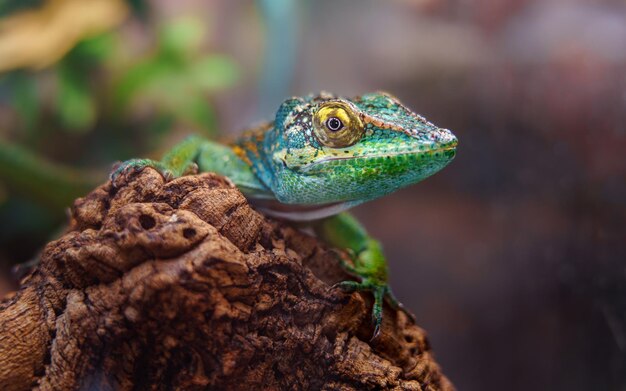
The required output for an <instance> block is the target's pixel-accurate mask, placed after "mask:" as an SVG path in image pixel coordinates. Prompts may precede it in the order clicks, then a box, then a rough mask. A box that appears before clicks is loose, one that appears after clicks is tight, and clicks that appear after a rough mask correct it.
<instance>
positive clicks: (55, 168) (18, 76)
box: [0, 1, 239, 265]
mask: <svg viewBox="0 0 626 391" xmlns="http://www.w3.org/2000/svg"><path fill="white" fill-rule="evenodd" d="M41 3H44V2H40V1H28V2H24V3H20V6H19V7H18V6H16V5H15V4H16V2H0V17H1V18H10V17H11V16H12V15H14V14H17V13H20V12H23V11H24V10H25V9H28V10H29V11H32V10H35V11H36V10H37V9H38V8H37V7H39V6H40V5H41ZM68 3H69V2H68ZM127 4H128V6H129V7H128V8H129V10H130V13H129V16H128V18H127V20H126V21H125V22H124V23H122V24H121V25H117V27H115V28H114V29H112V30H111V29H110V30H109V31H104V32H101V33H99V34H97V35H91V36H85V37H83V38H82V39H80V40H79V41H78V43H77V44H75V45H73V47H71V49H70V50H69V51H67V53H65V55H63V57H62V58H61V59H60V60H59V61H58V62H56V63H55V64H53V65H51V66H48V67H46V68H44V69H35V70H32V69H23V68H20V69H11V70H9V71H7V72H5V73H3V74H0V116H1V117H2V120H1V121H0V165H1V166H0V220H2V221H3V224H2V229H0V248H4V249H9V250H8V253H6V254H0V264H2V263H3V260H4V264H5V265H6V264H8V263H9V262H10V263H14V262H23V261H25V260H26V259H25V258H27V257H28V256H30V255H31V254H30V253H29V252H30V251H32V249H33V248H37V247H38V246H40V245H41V244H43V243H45V241H46V240H48V239H49V238H48V237H47V235H49V233H50V232H51V231H52V230H53V228H54V227H55V226H59V225H60V224H62V223H63V222H64V221H65V216H64V213H63V212H64V208H65V207H67V206H69V205H70V204H71V201H72V200H73V199H74V198H75V197H77V196H81V195H83V194H85V193H86V192H87V191H88V190H89V189H90V188H92V187H93V186H95V185H97V184H99V183H101V182H102V181H103V180H104V179H105V178H106V175H107V173H108V172H109V170H110V168H111V163H112V162H114V161H116V160H123V159H127V158H130V157H136V156H137V155H140V154H142V153H143V154H145V153H147V152H148V151H154V150H158V149H159V148H160V147H161V144H162V142H163V141H164V139H165V138H166V137H167V136H168V135H169V134H170V133H171V132H173V131H174V130H175V129H177V128H184V129H186V130H187V131H189V132H196V133H204V134H205V135H208V136H213V135H214V134H215V129H216V117H215V112H214V110H213V109H212V107H211V103H210V99H211V96H212V95H213V94H214V93H215V92H218V91H221V90H224V89H227V88H229V87H231V86H233V85H234V84H235V83H237V81H238V79H239V70H238V67H237V66H236V64H235V63H234V61H233V60H232V59H231V58H230V57H228V56H225V55H220V54H214V53H210V52H209V51H208V50H207V29H206V26H205V25H204V22H203V21H202V20H200V19H199V18H198V17H184V18H177V19H174V20H165V21H163V20H160V21H154V20H152V18H151V17H150V9H149V6H148V5H147V4H146V3H144V2H142V1H129V2H128V3H127ZM1 22H2V20H0V23H1ZM130 23H132V24H133V28H127V26H128V24H130ZM138 26H139V28H138ZM138 30H139V31H140V33H138V32H137V31H138ZM47 33H48V32H47V31H45V29H42V30H41V34H47ZM3 34H11V31H7V29H4V30H2V33H0V40H1V39H2V36H1V35H3ZM69 39H70V38H68V40H69ZM146 41H148V42H149V43H150V44H149V45H145V42H146ZM24 50H29V48H28V47H24ZM0 61H1V59H0ZM50 162H56V163H55V164H52V163H50ZM65 167H75V168H80V169H69V168H65Z"/></svg>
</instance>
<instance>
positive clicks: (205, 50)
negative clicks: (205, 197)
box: [0, 0, 626, 390]
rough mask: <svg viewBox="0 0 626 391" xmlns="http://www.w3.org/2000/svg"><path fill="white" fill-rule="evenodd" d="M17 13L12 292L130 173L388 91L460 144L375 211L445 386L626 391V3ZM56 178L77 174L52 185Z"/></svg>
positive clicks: (5, 84) (104, 2)
mask: <svg viewBox="0 0 626 391" xmlns="http://www.w3.org/2000/svg"><path fill="white" fill-rule="evenodd" d="M0 15H1V18H2V19H1V20H0V71H2V73H1V74H0V140H2V141H1V143H2V144H1V147H2V149H1V150H0V163H1V164H2V167H0V179H2V182H0V221H2V223H1V224H0V246H1V247H0V265H1V267H2V270H3V272H2V273H0V293H4V292H7V291H8V290H10V289H12V288H14V287H15V285H14V282H13V281H12V280H11V277H10V273H9V270H10V267H11V266H12V265H14V264H17V263H21V262H25V261H28V260H29V259H32V258H33V257H36V254H37V251H38V249H39V248H40V247H41V246H42V245H43V244H45V243H46V242H47V241H48V240H50V239H53V238H54V237H55V236H56V235H57V234H58V232H59V230H61V229H62V226H63V221H64V210H65V207H66V206H67V205H69V201H68V200H70V199H72V198H73V197H74V196H77V195H80V194H83V193H84V192H85V191H87V189H89V188H90V186H92V185H93V184H95V183H98V182H99V181H102V180H104V178H105V177H106V174H107V172H108V170H109V168H110V166H111V164H112V162H114V161H116V160H124V159H127V158H131V157H138V156H153V157H155V156H158V155H159V153H160V152H162V151H164V150H166V149H167V148H168V147H170V146H172V145H173V144H174V143H175V142H176V141H177V140H179V139H181V138H182V137H184V135H186V134H188V133H192V132H195V133H201V134H205V135H206V136H207V137H217V136H219V135H228V134H236V133H238V132H240V131H241V130H242V129H243V128H245V127H247V126H249V125H251V124H253V123H254V122H257V121H260V120H262V119H268V118H271V117H272V115H273V112H274V110H275V109H276V107H277V106H278V104H279V103H280V101H281V100H282V99H284V98H285V97H287V96H290V95H294V94H295V95H300V94H306V93H309V92H317V91H319V90H329V91H333V92H335V93H339V94H342V95H348V96H350V95H356V94H361V93H364V92H368V91H373V90H385V91H388V92H391V93H393V94H394V95H396V96H398V97H399V98H400V99H401V100H402V101H403V102H404V103H405V104H406V105H407V106H409V107H411V108H413V109H415V110H416V111H417V112H419V113H421V114H423V115H424V116H426V117H427V118H428V119H430V120H431V121H433V122H434V123H436V124H438V125H440V126H442V127H447V128H450V129H452V130H453V131H454V132H455V134H456V135H457V136H458V138H459V140H460V145H459V149H458V156H457V158H456V160H455V161H454V162H453V163H452V164H451V165H450V166H449V167H448V168H446V169H445V170H444V171H443V172H441V173H439V174H437V175H436V176H434V177H433V178H430V179H428V180H426V181H425V182H424V183H421V184H418V185H416V186H414V187H411V188H409V189H405V190H402V191H399V192H398V193H396V194H394V195H391V196H389V197H386V198H384V199H380V200H377V201H374V202H371V203H369V204H365V205H362V206H360V207H358V208H356V209H355V214H356V215H357V216H358V217H359V218H361V220H362V221H363V223H364V224H365V225H366V227H368V228H369V230H370V231H371V233H372V234H373V235H374V236H376V237H378V238H379V239H380V240H381V241H382V242H383V243H384V245H385V248H386V251H387V254H388V256H389V260H390V268H391V273H392V276H391V280H392V286H393V288H394V290H395V292H396V295H397V296H398V297H399V298H400V299H401V301H403V302H404V304H405V305H406V306H407V307H409V308H410V309H411V310H412V311H413V312H414V313H415V314H416V316H417V320H418V323H419V324H420V325H421V326H422V327H424V328H425V329H426V330H427V331H428V332H429V335H430V338H431V342H432V345H433V348H434V350H435V353H436V355H437V359H438V361H439V362H440V363H441V364H442V366H443V368H444V372H445V373H446V374H447V375H448V376H449V377H450V378H451V380H452V381H453V382H454V383H455V384H456V386H457V387H458V388H459V390H526V389H537V390H626V245H625V242H626V3H624V2H623V1H611V0H603V1H582V0H581V1H574V0H571V1H565V0H550V1H539V0H536V1H531V0H500V1H495V0H488V1H481V2H478V1H445V0H395V1H385V2H382V1H372V0H369V1H365V0H358V1H357V0H352V1H348V0H316V1H312V0H311V1H300V2H295V1H289V0H274V1H272V0H259V1H232V0H219V1H218V0H214V1H211V2H203V1H200V0H195V1H191V0H185V1H176V2H174V1H166V0H160V1H139V0H134V1H128V2H125V1H121V0H120V1H114V0H100V1H96V0H93V2H85V1H80V0H50V1H33V0H29V1H21V2H15V3H14V4H13V3H11V2H4V3H0ZM15 157H17V159H15ZM40 159H45V160H46V161H51V162H54V163H55V164H58V165H61V164H62V165H64V166H65V167H72V169H71V170H70V169H66V168H62V167H60V166H52V165H49V164H48V165H46V166H45V169H46V170H49V171H47V174H41V175H39V176H38V175H37V172H38V170H39V168H40V166H41V164H42V163H41V161H40ZM16 160H19V161H20V162H21V163H23V164H21V165H16V164H15V163H14V162H15V161H16ZM24 167H26V168H24ZM21 170H23V171H21ZM87 173H89V174H87ZM53 174H54V175H53ZM52 177H55V178H60V179H58V180H56V181H55V180H53V179H50V178H52ZM70 179H73V180H75V182H74V183H75V185H70V184H68V181H69V180H70Z"/></svg>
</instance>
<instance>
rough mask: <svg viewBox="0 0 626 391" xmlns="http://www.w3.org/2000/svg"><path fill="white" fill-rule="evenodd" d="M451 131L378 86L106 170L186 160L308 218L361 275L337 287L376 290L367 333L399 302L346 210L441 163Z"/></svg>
mask: <svg viewBox="0 0 626 391" xmlns="http://www.w3.org/2000/svg"><path fill="white" fill-rule="evenodd" d="M456 146H457V139H456V137H455V136H454V135H453V134H452V132H450V131H449V130H447V129H442V128H439V127H437V126H435V125H433V124H432V123H430V122H428V121H427V120H426V119H424V118H423V117H421V116H419V115H417V114H415V113H413V112H412V111H411V110H409V109H408V108H406V107H405V106H403V105H402V104H401V103H400V102H399V101H398V100H397V99H396V98H394V97H392V96H391V95H388V94H386V93H371V94H365V95H362V96H358V97H354V98H351V99H347V98H341V97H337V96H334V95H331V94H328V93H321V94H320V95H317V96H313V95H311V96H307V97H294V98H291V99H288V100H286V101H285V102H283V104H282V105H281V106H280V107H279V109H278V111H277V113H276V117H275V119H274V121H273V122H271V123H268V124H265V125H262V126H259V127H258V128H256V129H253V130H250V131H248V132H246V133H244V135H243V136H241V137H240V138H239V139H237V140H236V141H234V142H233V143H230V144H219V143H216V142H212V141H208V140H204V139H201V138H199V137H190V138H188V139H187V140H185V141H183V142H182V143H181V144H179V145H178V146H176V147H174V148H173V149H172V151H171V152H169V153H168V154H166V155H165V157H164V158H163V159H162V160H161V161H153V160H147V159H133V160H129V161H126V162H124V163H122V164H121V165H120V166H119V167H118V168H117V169H116V170H115V171H114V173H113V174H112V176H113V178H115V177H116V176H117V175H119V174H120V173H121V172H124V171H127V170H138V169H141V168H143V167H146V166H151V167H154V168H156V169H158V170H159V171H160V172H161V173H162V174H164V175H166V176H169V177H177V176H180V175H184V174H185V173H186V172H188V171H189V169H190V167H192V166H193V164H195V165H197V168H198V169H199V171H201V172H205V171H211V172H216V173H218V174H222V175H224V176H227V177H229V179H230V180H231V181H232V182H233V183H234V184H235V185H236V186H237V187H238V188H239V189H240V190H241V191H242V193H243V194H244V195H245V196H246V197H247V198H248V199H249V200H250V201H251V203H252V204H253V205H256V206H257V207H258V208H259V209H261V210H262V211H264V212H265V213H267V214H268V215H271V216H275V217H279V218H283V219H288V220H293V221H308V222H311V225H312V226H313V227H314V229H315V232H316V233H317V235H318V236H320V237H322V238H323V239H324V240H325V241H326V242H327V243H328V244H329V245H331V246H333V247H336V248H340V249H344V250H347V251H348V252H349V253H350V254H351V255H352V258H353V259H352V263H349V262H346V261H345V260H343V259H341V260H340V261H341V262H342V265H343V266H344V268H345V269H346V270H347V271H348V272H350V273H351V274H353V275H355V276H356V277H358V278H359V279H360V281H344V282H341V283H339V284H338V286H339V287H340V288H342V289H343V290H345V291H357V290H358V291H362V290H367V291H371V292H372V293H373V295H374V305H373V309H372V321H373V324H374V327H375V329H374V337H373V338H375V337H376V336H377V335H378V333H379V331H380V325H381V322H382V304H383V300H384V298H385V297H386V298H387V299H388V302H389V303H390V304H391V305H392V306H395V307H400V304H399V303H398V301H397V300H396V299H395V298H394V297H393V294H392V293H391V290H390V288H389V286H388V283H387V275H388V271H387V262H386V259H385V257H384V255H383V252H382V247H381V245H380V243H379V242H378V241H376V240H375V239H373V238H371V237H370V236H368V235H367V232H366V231H365V229H364V228H363V227H362V226H361V225H360V224H359V223H358V221H357V220H356V219H354V218H353V217H352V216H351V215H349V214H348V213H347V212H344V211H345V210H347V209H349V208H350V207H352V206H355V205H358V204H360V203H363V202H366V201H369V200H372V199H375V198H378V197H381V196H384V195H386V194H389V193H391V192H393V191H395V190H397V189H400V188H402V187H405V186H408V185H411V184H413V183H416V182H419V181H420V180H422V179H424V178H426V177H428V176H430V175H432V174H434V173H436V172H437V171H439V170H441V169H442V168H443V167H445V166H446V165H447V164H448V163H449V162H450V161H451V160H452V159H453V158H454V156H455V154H456Z"/></svg>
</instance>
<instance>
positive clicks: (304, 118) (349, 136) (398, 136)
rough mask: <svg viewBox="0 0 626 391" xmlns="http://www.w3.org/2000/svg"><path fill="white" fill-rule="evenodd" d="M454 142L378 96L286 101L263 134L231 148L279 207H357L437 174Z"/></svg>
mask: <svg viewBox="0 0 626 391" xmlns="http://www.w3.org/2000/svg"><path fill="white" fill-rule="evenodd" d="M456 145H457V139H456V137H455V136H454V135H453V134H452V132H450V131H449V130H447V129H442V128H439V127H437V126H435V125H433V124H432V123H430V122H428V121H427V120H426V119H424V118H423V117H421V116H419V115H417V114H415V113H414V112H412V111H411V110H409V109H407V108H406V107H405V106H403V105H402V104H401V103H400V102H399V101H398V100H397V99H396V98H394V97H392V96H390V95H388V94H385V93H371V94H366V95H362V96H357V97H354V98H351V99H347V98H341V97H337V96H334V95H331V94H327V93H321V94H320V95H318V96H308V97H306V98H291V99H288V100H286V101H285V102H284V103H283V104H282V105H281V106H280V108H279V109H278V112H277V113H276V118H275V121H274V124H273V127H271V128H270V129H269V130H267V131H265V132H264V133H263V134H255V135H250V136H249V137H247V138H244V139H243V140H242V141H240V143H239V147H240V148H242V150H244V151H245V153H246V157H247V159H248V161H249V162H250V163H251V165H252V168H253V170H254V172H255V173H256V175H257V176H258V177H259V178H260V179H261V181H263V182H264V183H265V185H266V186H267V187H268V188H270V189H271V190H272V191H273V192H274V194H275V196H276V198H277V199H278V200H279V201H280V202H282V203H287V204H331V203H360V202H363V201H367V200H371V199H374V198H378V197H380V196H383V195H385V194H388V193H391V192H393V191H395V190H397V189H400V188H402V187H405V186H408V185H411V184H413V183H416V182H419V181H420V180H422V179H424V178H426V177H428V176H430V175H432V174H434V173H435V172H437V171H439V170H441V169H442V168H443V167H445V166H446V165H447V164H448V163H449V162H450V161H451V160H452V159H453V158H454V156H455V154H456Z"/></svg>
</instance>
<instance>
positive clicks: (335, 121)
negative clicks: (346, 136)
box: [326, 117, 343, 132]
mask: <svg viewBox="0 0 626 391" xmlns="http://www.w3.org/2000/svg"><path fill="white" fill-rule="evenodd" d="M326 126H327V127H328V129H330V130H332V131H333V132H336V131H338V130H339V129H341V127H342V126H343V123H341V120H340V119H339V118H335V117H331V118H329V119H328V121H326Z"/></svg>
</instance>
